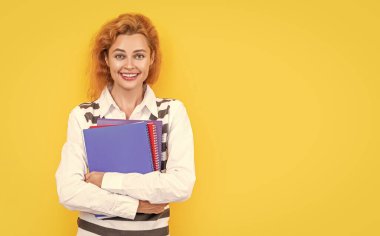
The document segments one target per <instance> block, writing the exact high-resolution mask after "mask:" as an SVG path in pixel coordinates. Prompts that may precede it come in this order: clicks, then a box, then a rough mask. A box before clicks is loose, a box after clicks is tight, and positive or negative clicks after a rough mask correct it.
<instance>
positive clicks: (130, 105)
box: [111, 86, 144, 119]
mask: <svg viewBox="0 0 380 236" xmlns="http://www.w3.org/2000/svg"><path fill="white" fill-rule="evenodd" d="M111 95H112V97H113V99H114V100H115V102H116V104H117V105H118V107H119V108H120V110H122V111H123V112H124V113H125V115H126V118H127V119H128V118H129V117H130V116H131V114H132V112H133V110H134V109H135V107H136V106H137V105H139V104H140V103H141V102H142V100H143V98H144V87H143V86H142V87H141V88H137V89H134V90H125V89H123V88H121V87H118V86H113V87H112V89H111Z"/></svg>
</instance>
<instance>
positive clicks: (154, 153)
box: [147, 123, 159, 170]
mask: <svg viewBox="0 0 380 236" xmlns="http://www.w3.org/2000/svg"><path fill="white" fill-rule="evenodd" d="M147 130H148V135H149V143H150V147H151V152H152V165H153V170H159V162H158V143H157V135H156V134H157V131H156V126H155V125H154V124H153V123H148V124H147ZM151 136H152V139H151Z"/></svg>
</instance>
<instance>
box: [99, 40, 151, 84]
mask: <svg viewBox="0 0 380 236" xmlns="http://www.w3.org/2000/svg"><path fill="white" fill-rule="evenodd" d="M150 54H151V52H150V49H149V46H148V43H147V40H146V38H145V36H144V35H142V34H132V35H124V34H123V35H119V36H118V37H117V38H116V40H115V42H114V43H113V44H112V45H111V47H110V48H109V50H108V55H107V56H106V58H105V60H106V63H107V65H108V67H109V69H110V72H111V77H112V79H113V81H114V84H113V86H114V89H117V90H119V91H120V90H124V91H132V90H139V89H141V88H142V86H143V83H144V81H145V79H146V78H147V77H148V74H149V67H150V66H151V65H152V63H153V57H154V54H153V55H152V57H151V56H150Z"/></svg>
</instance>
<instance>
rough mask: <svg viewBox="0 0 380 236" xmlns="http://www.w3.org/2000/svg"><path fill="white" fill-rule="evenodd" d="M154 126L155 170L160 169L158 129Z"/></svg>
mask: <svg viewBox="0 0 380 236" xmlns="http://www.w3.org/2000/svg"><path fill="white" fill-rule="evenodd" d="M152 126H153V137H154V140H153V141H154V150H153V151H154V165H155V170H159V166H158V163H159V162H158V142H157V131H156V126H155V125H152Z"/></svg>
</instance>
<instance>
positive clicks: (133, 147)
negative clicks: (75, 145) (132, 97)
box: [83, 119, 162, 174]
mask: <svg viewBox="0 0 380 236" xmlns="http://www.w3.org/2000/svg"><path fill="white" fill-rule="evenodd" d="M83 137H84V143H85V150H86V154H87V161H88V168H89V171H90V172H91V171H98V172H119V173H141V174H146V173H149V172H152V171H157V170H160V168H161V140H162V122H161V121H151V120H118V119H98V122H97V126H91V127H90V128H89V129H85V130H83Z"/></svg>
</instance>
